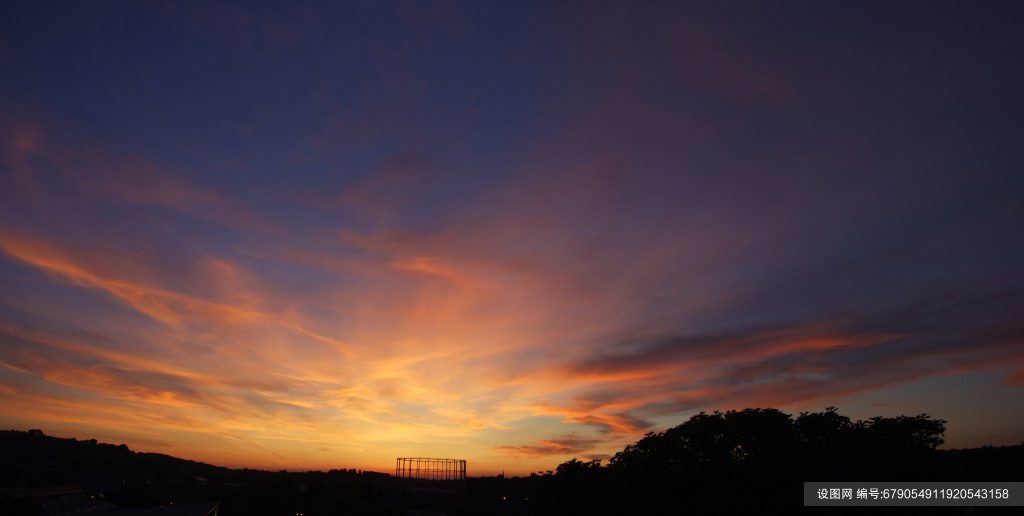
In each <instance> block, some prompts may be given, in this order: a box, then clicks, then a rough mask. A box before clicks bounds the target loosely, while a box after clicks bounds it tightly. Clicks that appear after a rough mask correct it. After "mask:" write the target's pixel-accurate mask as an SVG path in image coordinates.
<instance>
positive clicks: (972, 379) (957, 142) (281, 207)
mask: <svg viewBox="0 0 1024 516" xmlns="http://www.w3.org/2000/svg"><path fill="white" fill-rule="evenodd" d="M0 9H2V10H0V137H2V147H0V148H2V153H3V161H2V163H0V167H2V168H0V250H2V253H0V292H2V294H0V391H2V392H4V393H6V394H16V395H10V396H8V395H6V394H5V396H4V397H3V399H4V400H5V401H3V402H0V406H2V407H3V411H2V412H3V414H4V415H3V416H0V424H6V425H8V426H11V427H18V428H21V427H25V428H40V427H42V428H44V429H50V428H53V429H54V430H53V431H54V432H55V433H64V434H67V435H68V436H71V435H75V436H78V437H82V438H93V437H95V438H101V437H106V438H108V439H113V440H116V441H117V442H128V443H130V444H131V445H132V447H133V448H142V449H150V450H154V451H163V452H165V453H173V454H176V455H179V456H185V457H188V458H195V459H200V460H205V461H207V462H213V463H217V464H225V465H235V466H254V465H256V466H273V467H278V466H280V467H296V468H306V469H308V468H319V467H337V464H338V463H345V464H356V465H358V466H361V467H366V468H369V469H374V468H377V469H381V468H386V467H388V465H389V464H390V462H389V461H390V460H392V459H393V457H395V456H399V455H402V454H407V455H408V454H412V455H415V454H416V453H420V454H421V455H423V453H426V452H428V451H429V452H431V453H434V452H436V453H435V455H439V456H443V455H444V453H448V452H450V453H454V454H456V455H459V456H465V457H467V458H471V459H472V460H473V463H474V464H476V465H477V467H479V468H480V470H479V471H478V472H477V473H474V474H481V473H485V472H496V471H498V470H501V469H507V470H509V471H520V470H521V472H525V471H530V470H532V469H537V468H539V467H547V465H549V464H550V463H553V462H554V461H559V460H564V459H565V458H571V456H581V457H584V456H585V457H593V458H601V457H605V456H607V455H608V454H609V453H611V452H613V451H614V450H616V449H619V448H621V446H622V445H623V444H625V443H629V442H632V441H634V440H635V439H636V438H637V437H638V436H639V435H642V433H643V432H645V431H647V430H650V429H657V428H663V427H666V426H670V425H674V424H676V423H678V422H679V421H681V420H682V419H683V418H685V417H686V416H688V415H689V414H691V413H693V412H695V411H698V410H708V409H729V408H742V407H745V406H777V407H782V408H784V409H786V410H792V411H797V410H809V409H820V408H822V407H824V406H826V405H830V404H836V405H839V406H840V407H841V408H845V409H846V411H847V412H848V413H852V414H853V415H854V416H855V417H867V416H873V415H878V414H886V415H888V414H890V413H892V414H898V413H907V414H911V413H913V414H917V413H920V412H926V411H927V412H929V413H931V414H932V415H933V416H936V417H944V418H946V419H949V420H950V423H949V428H950V430H949V433H948V434H947V439H948V441H949V442H950V445H951V446H976V445H981V444H1015V443H1019V442H1020V441H1021V440H1022V439H1024V417H1022V416H1020V414H1024V406H1022V404H1021V403H1022V402H1021V400H1024V396H1021V394H1022V392H1021V389H1022V388H1024V387H1022V386H1024V323H1022V321H1024V268H1022V266H1021V263H1024V224H1022V222H1024V203H1022V201H1021V198H1022V193H1024V170H1022V163H1024V159H1022V158H1024V151H1022V149H1021V142H1022V141H1024V125H1022V124H1024V123H1022V120H1024V96H1022V95H1021V94H1020V93H1019V92H1020V91H1024V32H1022V31H1021V30H1020V27H1022V26H1024V8H1022V7H1021V6H1020V5H1019V4H1017V3H1011V2H1001V3H967V2H957V3H953V2H919V3H901V4H898V5H897V4H892V3H891V2H877V3H869V2H847V3H843V2H830V3H811V2H791V3H784V4H779V3H762V4H752V5H751V4H746V3H716V4H714V5H697V4H690V5H686V4H681V3H676V2H671V3H653V2H652V3H648V4H644V5H638V4H635V3H628V2H622V3H601V2H584V3H556V2H537V3H526V2H510V3H493V2H492V3H471V2H466V3H449V2H400V3H384V2H369V3H365V4H356V3H336V2H331V3H321V4H314V3H303V2H287V3H262V4H257V3H254V2H239V3H226V2H192V3H190V2H148V1H142V2H89V1H85V2H82V1H79V2H21V3H20V5H19V3H10V4H5V5H4V6H3V7H2V8H0ZM48 433H50V432H49V431H48ZM311 443H312V444H311ZM414 452H415V453H414ZM426 454H427V455H430V453H426ZM378 463H379V464H378ZM348 467H351V466H348Z"/></svg>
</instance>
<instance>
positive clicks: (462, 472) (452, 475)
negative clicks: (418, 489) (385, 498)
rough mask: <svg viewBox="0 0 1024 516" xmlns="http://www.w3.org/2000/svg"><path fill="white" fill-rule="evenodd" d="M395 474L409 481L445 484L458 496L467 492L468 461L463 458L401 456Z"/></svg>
mask: <svg viewBox="0 0 1024 516" xmlns="http://www.w3.org/2000/svg"><path fill="white" fill-rule="evenodd" d="M395 476H396V477H398V478H400V479H405V480H406V481H407V482H417V481H419V482H421V483H426V484H431V485H445V486H446V487H449V488H450V489H451V491H452V493H453V494H456V495H458V496H462V495H464V494H465V492H466V461H465V460H462V459H430V458H422V457H399V458H398V459H397V460H396V462H395Z"/></svg>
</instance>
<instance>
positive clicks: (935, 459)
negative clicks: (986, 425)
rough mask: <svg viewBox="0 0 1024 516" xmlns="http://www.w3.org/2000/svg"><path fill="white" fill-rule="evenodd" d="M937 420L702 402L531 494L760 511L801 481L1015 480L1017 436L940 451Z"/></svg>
mask: <svg viewBox="0 0 1024 516" xmlns="http://www.w3.org/2000/svg"><path fill="white" fill-rule="evenodd" d="M945 423H946V422H945V421H943V420H941V419H933V418H931V417H929V416H928V415H927V414H921V415H918V416H899V417H893V418H885V417H874V418H870V419H868V420H865V421H852V420H851V419H850V418H849V417H846V416H843V415H841V414H839V413H838V412H837V410H836V409H835V408H834V407H830V408H828V409H826V410H825V411H823V412H816V413H806V412H805V413H801V414H799V415H798V416H797V417H796V418H793V417H791V416H790V415H789V414H785V413H783V412H781V411H779V410H777V409H750V408H748V409H745V410H740V411H728V412H714V413H710V414H708V413H704V412H702V413H700V414H697V415H695V416H693V417H692V418H690V420H688V421H686V422H685V423H683V424H681V425H679V426H677V427H674V428H671V429H668V430H666V431H664V432H660V433H649V434H647V435H646V436H645V437H644V438H643V439H641V440H640V441H638V442H637V443H636V444H633V445H630V446H627V447H626V448H625V449H624V450H622V451H621V452H619V453H617V454H615V456H614V457H612V459H611V460H610V461H609V463H608V464H607V465H606V466H602V465H601V463H600V462H599V461H590V462H583V461H579V460H576V459H573V460H570V461H568V462H565V463H563V464H561V465H559V466H558V467H557V469H556V470H555V471H554V472H553V474H552V475H551V477H552V478H551V480H550V481H549V482H547V483H540V485H539V487H540V489H539V490H538V493H537V494H538V495H539V497H540V498H543V499H544V500H545V505H546V511H548V512H549V513H551V514H588V515H594V514H625V513H639V514H671V513H677V512H679V511H680V509H681V508H685V512H687V513H689V514H722V513H726V514H731V513H740V512H744V513H746V512H750V513H757V514H764V513H788V512H792V511H793V510H794V509H797V508H799V507H801V506H802V504H803V501H802V493H803V490H802V488H803V482H805V481H861V482H876V483H881V482H889V481H1000V480H1001V481H1022V480H1024V446H1012V447H1001V448H993V447H986V448H980V449H973V450H955V451H939V450H937V449H936V448H937V447H938V446H939V445H941V444H943V442H944V441H943V435H944V433H945V430H946V428H945ZM936 509H938V510H936ZM927 511H930V512H932V513H949V514H959V513H960V511H959V510H953V509H951V508H947V509H942V508H928V509H927ZM984 512H985V511H982V513H984Z"/></svg>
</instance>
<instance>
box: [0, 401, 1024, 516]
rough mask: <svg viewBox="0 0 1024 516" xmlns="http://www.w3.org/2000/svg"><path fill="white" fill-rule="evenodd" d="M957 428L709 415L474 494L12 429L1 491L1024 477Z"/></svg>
mask: <svg viewBox="0 0 1024 516" xmlns="http://www.w3.org/2000/svg"><path fill="white" fill-rule="evenodd" d="M944 432H945V421H942V420H939V419H932V418H929V417H928V416H927V415H920V416H913V417H904V416H901V417H897V418H880V417H879V418H872V419H869V420H867V421H851V420H850V419H849V418H846V417H845V416H842V415H840V414H839V413H838V412H836V410H835V409H828V410H826V411H824V412H819V413H804V414H800V415H798V416H797V417H795V418H794V417H791V416H789V415H787V414H783V413H782V412H780V411H778V410H775V409H746V410H742V411H729V412H724V413H717V412H716V413H713V414H699V415H697V416H694V417H693V418H691V419H690V420H689V421H687V422H685V423H683V424H681V425H679V426H677V427H675V428H671V429H669V430H667V431H665V432H662V433H659V434H648V435H647V436H646V437H644V438H643V439H641V440H640V441H638V442H637V443H636V444H634V445H631V446H627V447H626V448H625V449H624V450H622V451H621V452H619V453H618V454H616V455H615V456H614V457H613V458H612V459H611V460H610V461H609V463H608V464H607V465H601V464H600V463H599V462H597V461H593V462H581V461H578V460H576V459H573V460H570V461H568V462H565V463H562V464H561V465H559V466H558V467H557V468H556V469H555V470H553V471H550V472H545V473H543V474H533V475H531V476H529V477H512V478H505V477H502V476H498V477H471V478H469V479H467V482H466V497H465V499H463V500H452V499H451V497H448V496H444V495H438V494H437V493H436V492H432V491H431V490H429V489H428V490H420V491H415V492H410V491H408V490H407V489H405V487H407V486H404V485H403V484H400V483H399V482H398V481H397V479H395V478H393V477H392V476H391V475H388V474H386V473H375V472H368V471H356V470H347V469H335V470H331V471H328V472H319V471H310V472H284V471H281V472H269V471H259V470H249V469H241V470H232V469H227V468H219V467H216V466H211V465H209V464H203V463H199V462H194V461H188V460H183V459H178V458H174V457H170V456H167V455H162V454H154V453H136V452H133V451H131V450H129V449H128V447H127V446H125V445H123V444H122V445H120V446H115V445H112V444H102V443H97V442H96V441H95V440H88V441H78V440H75V439H59V438H55V437H48V436H45V435H43V434H42V432H40V431H29V432H18V431H0V488H33V487H44V486H62V485H75V486H79V487H80V488H81V489H82V491H83V493H84V494H85V495H87V496H91V497H93V499H95V500H103V501H104V502H106V503H109V504H112V505H116V506H119V507H125V508H133V507H135V508H142V507H159V506H166V507H170V505H171V504H175V505H183V504H198V503H210V502H220V506H219V509H218V512H219V516H292V515H301V516H334V515H347V514H355V515H361V514H366V515H377V514H379V515H406V514H438V513H443V514H450V515H457V514H465V515H470V514H474V515H475V514H495V515H506V514H507V515H519V514H522V515H526V514H537V515H545V514H580V515H600V514H683V513H685V514H793V513H795V512H801V513H803V512H808V513H809V512H830V511H828V508H804V507H802V501H801V493H802V490H801V489H802V484H803V482H804V481H812V480H820V481H855V480H857V481H872V482H888V481H974V482H979V481H1018V482H1019V481H1024V445H1021V446H1004V447H998V448H995V447H982V448H974V449H967V450H937V449H936V447H937V446H939V445H941V444H942V442H943V440H942V435H943V433H944ZM428 487H429V486H428ZM40 501H45V500H44V499H43V498H32V497H30V496H13V495H10V494H8V495H7V496H3V497H0V515H3V516H7V515H12V516H14V515H17V516H47V514H46V513H45V511H44V510H43V505H45V504H41V503H40ZM51 505H52V504H51ZM813 509H818V510H813ZM1022 509H1024V508H996V507H976V508H956V507H944V508H919V509H913V510H907V509H902V508H882V510H880V511H879V512H885V513H888V514H896V513H897V512H898V513H900V514H905V513H907V512H916V513H920V514H979V515H983V514H1024V510H1022ZM417 511H423V512H417ZM831 512H834V511H831ZM846 512H851V511H849V510H847V511H846ZM852 512H857V513H863V512H865V510H860V509H855V510H854V511H852Z"/></svg>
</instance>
